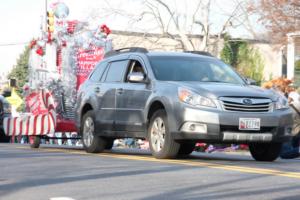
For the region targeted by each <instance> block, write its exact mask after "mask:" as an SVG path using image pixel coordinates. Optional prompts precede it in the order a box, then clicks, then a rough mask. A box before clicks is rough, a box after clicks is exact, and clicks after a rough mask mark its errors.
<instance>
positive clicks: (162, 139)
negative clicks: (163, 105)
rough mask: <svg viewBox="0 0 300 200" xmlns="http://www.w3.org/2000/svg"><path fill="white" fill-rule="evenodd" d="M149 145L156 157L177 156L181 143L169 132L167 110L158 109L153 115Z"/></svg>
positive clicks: (149, 128) (149, 132) (149, 129)
mask: <svg viewBox="0 0 300 200" xmlns="http://www.w3.org/2000/svg"><path fill="white" fill-rule="evenodd" d="M148 138H149V146H150V149H151V152H152V155H153V156H154V157H155V158H160V159H166V158H175V157H176V156H177V154H178V151H179V148H180V144H179V143H177V142H176V141H175V140H174V139H173V137H172V134H171V133H170V132H169V127H168V121H167V114H166V111H165V110H157V111H156V112H155V113H154V114H153V116H152V117H151V120H150V124H149V127H148Z"/></svg>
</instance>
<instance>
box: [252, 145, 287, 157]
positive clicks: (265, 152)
mask: <svg viewBox="0 0 300 200" xmlns="http://www.w3.org/2000/svg"><path fill="white" fill-rule="evenodd" d="M281 146H282V143H254V144H249V150H250V153H251V155H252V157H253V158H254V159H255V160H257V161H269V162H271V161H274V160H276V159H277V158H278V156H279V154H280V150H281Z"/></svg>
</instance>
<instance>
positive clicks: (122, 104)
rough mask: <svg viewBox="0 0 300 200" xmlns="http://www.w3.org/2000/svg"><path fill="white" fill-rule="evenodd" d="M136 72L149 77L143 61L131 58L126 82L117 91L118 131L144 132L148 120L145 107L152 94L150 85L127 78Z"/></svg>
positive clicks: (134, 57) (116, 123)
mask: <svg viewBox="0 0 300 200" xmlns="http://www.w3.org/2000/svg"><path fill="white" fill-rule="evenodd" d="M135 70H138V71H140V70H142V71H143V73H144V74H145V77H146V76H147V71H146V68H145V64H144V62H143V60H142V59H141V58H140V57H138V56H131V57H130V61H129V65H128V68H127V72H126V76H125V79H124V82H123V83H122V84H120V85H119V87H118V88H117V90H116V102H117V103H116V121H115V125H116V130H118V131H132V132H143V131H144V129H145V124H146V119H144V114H143V113H144V112H145V105H146V102H147V99H148V98H149V96H150V94H151V90H149V89H148V88H149V84H147V83H130V82H129V81H127V76H128V74H129V73H131V72H137V71H135Z"/></svg>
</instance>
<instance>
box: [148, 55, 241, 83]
mask: <svg viewBox="0 0 300 200" xmlns="http://www.w3.org/2000/svg"><path fill="white" fill-rule="evenodd" d="M150 63H151V66H152V69H153V72H154V75H155V78H156V79H157V80H161V81H198V82H222V83H232V84H245V82H244V81H243V79H242V78H241V77H240V76H239V75H238V74H237V73H236V72H235V71H234V70H233V69H232V68H231V67H230V66H228V65H226V64H225V63H223V62H221V61H219V60H217V59H212V58H207V59H204V58H199V57H174V56H151V57H150Z"/></svg>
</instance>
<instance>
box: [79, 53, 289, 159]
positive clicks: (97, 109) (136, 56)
mask: <svg viewBox="0 0 300 200" xmlns="http://www.w3.org/2000/svg"><path fill="white" fill-rule="evenodd" d="M77 98H78V99H77V105H76V114H75V116H76V122H77V123H76V124H77V128H78V130H79V133H80V135H81V136H82V142H83V145H84V148H85V149H86V151H87V152H91V153H96V152H101V151H103V150H104V149H110V148H112V145H113V141H114V139H116V138H128V137H132V138H143V139H147V140H148V141H149V146H150V150H151V152H152V155H153V156H154V157H156V158H175V157H176V156H179V155H188V154H190V153H191V152H192V151H193V150H194V147H195V143H196V142H199V141H201V142H205V143H236V144H239V143H243V144H249V150H250V153H251V155H252V157H253V158H254V159H255V160H258V161H273V160H275V159H276V158H277V157H278V155H279V153H280V149H281V145H282V142H284V141H286V140H288V139H289V138H290V137H291V126H292V114H291V110H290V109H289V107H288V103H287V101H286V99H285V98H284V97H282V96H281V95H279V94H277V93H276V92H274V91H272V90H265V89H262V88H260V87H257V86H254V85H251V84H249V81H247V79H245V78H243V77H242V76H240V75H239V74H238V73H237V72H235V71H234V70H233V69H232V68H231V67H230V66H228V65H226V64H225V63H223V62H222V61H220V60H218V59H217V58H214V57H212V56H205V55H198V54H194V53H184V52H182V53H178V52H148V51H147V50H146V49H143V48H128V49H120V50H114V51H112V52H108V53H107V54H106V56H105V59H104V60H103V61H101V62H100V63H99V64H98V65H97V66H96V67H95V69H94V70H93V72H92V73H91V74H90V76H89V78H88V80H86V81H85V82H84V84H82V85H81V87H80V89H79V92H78V96H77Z"/></svg>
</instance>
